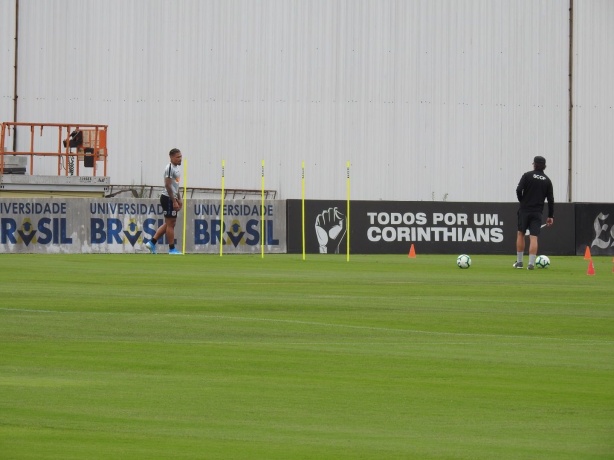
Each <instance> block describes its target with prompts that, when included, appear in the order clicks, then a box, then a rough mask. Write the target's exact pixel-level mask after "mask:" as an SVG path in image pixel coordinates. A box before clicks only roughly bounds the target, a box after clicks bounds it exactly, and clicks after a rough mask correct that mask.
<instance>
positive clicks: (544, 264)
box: [535, 256, 550, 268]
mask: <svg viewBox="0 0 614 460" xmlns="http://www.w3.org/2000/svg"><path fill="white" fill-rule="evenodd" d="M535 266H536V267H537V268H548V267H549V266H550V259H549V258H548V256H537V259H535Z"/></svg>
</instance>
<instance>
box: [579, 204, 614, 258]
mask: <svg viewBox="0 0 614 460" xmlns="http://www.w3.org/2000/svg"><path fill="white" fill-rule="evenodd" d="M587 247H589V248H590V251H591V255H596V256H598V255H614V204H612V203H603V204H596V203H590V204H577V205H576V246H575V254H576V255H584V252H585V251H586V248H587Z"/></svg>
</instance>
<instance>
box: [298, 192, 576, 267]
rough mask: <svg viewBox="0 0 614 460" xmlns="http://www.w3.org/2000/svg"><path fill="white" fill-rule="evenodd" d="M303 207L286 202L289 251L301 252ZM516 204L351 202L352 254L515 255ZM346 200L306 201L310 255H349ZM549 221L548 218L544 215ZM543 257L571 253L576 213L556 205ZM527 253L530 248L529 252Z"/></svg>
mask: <svg viewBox="0 0 614 460" xmlns="http://www.w3.org/2000/svg"><path fill="white" fill-rule="evenodd" d="M301 207H302V204H301V201H300V200H288V252H291V253H300V252H302V209H301ZM517 210H518V204H517V203H449V202H423V201H418V202H406V201H389V202H384V201H352V202H351V204H350V221H349V237H350V252H352V253H356V254H408V252H409V250H410V247H411V245H412V244H414V245H415V249H416V251H418V252H422V253H427V254H461V253H468V254H510V255H512V256H513V255H515V252H516V233H517V230H516V229H517V214H516V213H517ZM347 213H348V212H347V203H346V202H345V201H327V200H306V201H305V246H306V252H307V253H329V254H330V253H343V254H345V253H346V250H347V249H346V245H347V240H346V238H347V236H348V222H347V217H346V215H347ZM544 221H545V216H544ZM539 244H540V252H542V253H544V254H551V255H555V254H559V255H563V254H573V253H574V252H575V249H574V208H573V205H568V204H557V205H556V216H555V225H554V226H553V227H550V228H547V227H545V228H543V229H542V234H541V236H540V239H539ZM527 249H528V248H527Z"/></svg>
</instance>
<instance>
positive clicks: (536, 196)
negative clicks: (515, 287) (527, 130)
mask: <svg viewBox="0 0 614 460" xmlns="http://www.w3.org/2000/svg"><path fill="white" fill-rule="evenodd" d="M544 169H546V159H545V158H544V157H541V156H536V157H535V158H534V159H533V171H529V172H526V173H524V174H523V175H522V177H521V178H520V182H519V183H518V187H516V196H517V197H518V201H519V202H520V208H519V209H518V233H517V235H516V263H515V264H514V268H523V264H522V257H523V255H524V244H525V233H526V231H527V230H529V234H530V235H529V266H528V267H527V268H528V269H529V270H533V269H534V268H535V258H536V257H537V238H538V237H539V232H540V229H541V227H542V213H543V211H544V201H545V200H548V218H547V219H546V225H548V226H551V225H552V224H553V223H554V194H553V192H552V181H551V180H550V178H549V177H548V176H546V175H545V174H544Z"/></svg>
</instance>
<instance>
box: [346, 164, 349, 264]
mask: <svg viewBox="0 0 614 460" xmlns="http://www.w3.org/2000/svg"><path fill="white" fill-rule="evenodd" d="M346 168H347V179H346V189H347V211H346V213H345V214H346V219H347V221H346V231H347V256H346V260H347V261H348V262H349V261H350V162H349V161H348V162H347V163H346Z"/></svg>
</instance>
